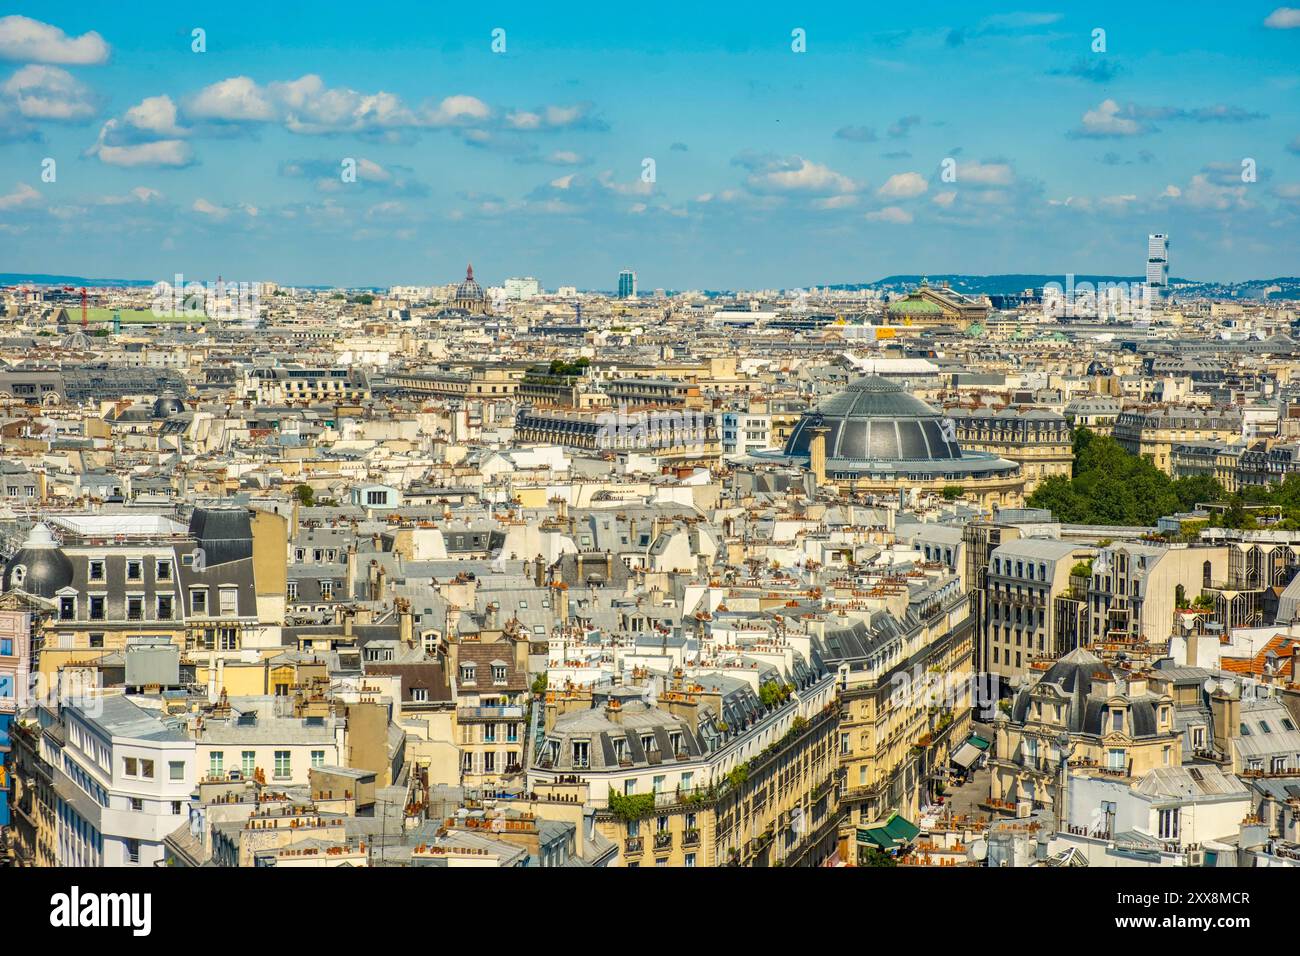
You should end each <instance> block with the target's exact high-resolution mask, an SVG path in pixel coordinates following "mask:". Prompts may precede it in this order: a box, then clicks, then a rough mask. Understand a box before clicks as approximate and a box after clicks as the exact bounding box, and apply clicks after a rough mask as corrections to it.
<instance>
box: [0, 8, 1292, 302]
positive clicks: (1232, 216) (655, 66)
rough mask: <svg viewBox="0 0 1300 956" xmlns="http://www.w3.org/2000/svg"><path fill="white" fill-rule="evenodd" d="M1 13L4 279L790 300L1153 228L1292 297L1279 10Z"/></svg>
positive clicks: (1288, 17)
mask: <svg viewBox="0 0 1300 956" xmlns="http://www.w3.org/2000/svg"><path fill="white" fill-rule="evenodd" d="M1296 2H1300V0H1296ZM10 6H11V8H12V9H11V13H10V14H9V15H6V16H5V17H3V18H0V253H2V254H0V271H5V272H57V273H71V274H79V275H89V276H106V277H107V276H113V277H126V278H141V279H156V278H163V277H170V276H171V275H173V274H175V273H177V272H181V273H184V274H185V275H186V276H190V277H210V276H213V275H215V274H217V273H221V274H223V275H224V276H225V277H226V278H227V279H235V280H257V279H273V280H277V281H280V282H284V283H337V284H341V285H386V284H390V283H411V284H416V283H433V282H446V281H451V280H454V279H456V278H457V277H458V276H459V274H461V273H462V271H463V269H464V263H465V262H466V261H467V260H472V261H473V262H474V264H475V268H476V272H477V274H478V275H479V276H480V277H481V278H482V279H483V280H485V281H487V282H489V283H496V282H500V281H501V280H502V279H504V278H505V277H506V276H511V275H536V276H537V277H539V278H540V279H541V280H542V282H543V284H544V285H545V286H547V287H549V288H554V287H555V286H557V285H567V284H574V285H578V286H580V287H586V288H611V287H612V286H613V285H614V283H615V277H616V274H617V272H618V270H619V269H621V268H624V267H628V266H630V267H632V268H635V269H637V271H638V273H639V276H640V284H641V286H642V288H655V287H666V288H678V289H680V288H714V289H716V288H740V287H785V288H793V287H800V286H807V285H814V284H823V283H829V282H854V281H867V280H870V279H874V278H879V277H881V276H883V275H887V274H891V273H897V272H908V273H911V272H928V273H948V272H967V273H992V272H1039V273H1053V274H1064V273H1067V272H1074V273H1117V274H1138V273H1140V271H1141V269H1142V260H1143V257H1144V255H1145V245H1146V242H1145V237H1146V234H1147V233H1148V232H1154V231H1164V232H1168V233H1169V234H1170V235H1171V236H1172V241H1171V248H1172V252H1171V267H1172V269H1171V271H1172V272H1173V273H1174V274H1175V275H1180V276H1189V277H1193V278H1201V279H1222V280H1239V279H1245V278H1254V277H1266V276H1273V275H1295V274H1297V273H1300V268H1297V265H1298V264H1297V262H1296V255H1295V253H1296V250H1297V249H1300V74H1298V73H1297V70H1296V66H1295V65H1296V63H1297V62H1298V61H1300V8H1297V9H1291V8H1287V7H1279V6H1278V5H1277V4H1276V3H1275V2H1270V3H1263V4H1255V3H1249V2H1247V3H1242V4H1237V5H1235V6H1233V7H1231V8H1229V7H1228V6H1226V5H1223V4H1217V3H1180V4H1178V5H1177V6H1176V7H1174V6H1172V5H1169V4H1156V3H1147V4H1141V3H1131V2H1129V3H1115V4H1111V3H1088V4H1074V5H1052V6H1044V7H1041V8H1033V9H1022V8H1007V9H996V8H985V9H984V10H981V11H974V10H972V9H971V5H969V4H959V3H928V4H927V3H913V4H893V5H890V6H889V7H888V8H886V9H876V8H874V5H849V4H843V5H841V4H821V5H818V6H817V8H816V9H815V10H811V11H810V10H807V9H805V8H804V6H803V5H800V4H758V5H751V6H745V7H741V6H739V5H737V6H735V7H733V8H730V9H719V8H717V7H714V6H710V5H704V4H675V3H666V2H654V3H619V4H610V3H602V4H566V5H564V6H563V7H562V8H555V9H551V10H546V9H541V7H542V5H539V4H518V5H513V4H493V5H491V10H490V12H486V11H485V10H484V9H482V8H481V7H480V6H479V5H474V4H461V5H448V4H436V5H430V4H427V3H423V4H420V3H385V2H371V3H364V4H362V3H346V4H339V5H333V4H318V3H280V2H274V3H266V2H263V3H257V4H250V3H240V2H227V3H222V4H210V5H204V4H187V5H186V7H187V9H185V10H179V9H177V7H178V6H179V5H176V4H164V3H147V2H146V3H133V4H131V5H129V6H128V5H125V4H123V5H114V6H113V7H112V8H109V7H108V6H107V5H104V4H102V3H86V4H76V3H53V4H51V3H42V4H32V3H17V4H11V5H10ZM196 28H200V29H202V30H203V31H205V39H206V51H205V52H194V51H193V50H192V44H193V39H192V37H193V31H194V30H195V29H196ZM494 30H503V31H504V42H505V51H504V52H494V51H493V49H492V44H493V31H494ZM795 30H802V31H803V34H802V35H803V37H804V38H805V50H804V52H795V51H794V50H793V49H792V45H793V44H794V43H795V40H794V38H793V36H792V33H793V31H795ZM1097 30H1102V31H1104V37H1103V38H1102V39H1103V40H1104V51H1094V46H1096V45H1098V44H1097V40H1096V39H1095V36H1096V34H1095V31H1097ZM49 159H52V160H54V162H55V167H54V172H55V174H56V175H55V178H54V181H52V182H50V181H46V179H47V178H48V177H43V175H42V171H43V166H42V163H43V162H44V161H46V160H49ZM348 159H351V160H354V161H355V164H356V177H355V181H354V182H344V181H343V177H342V175H341V174H342V171H343V163H344V161H345V160H348ZM647 159H649V160H652V161H653V172H654V177H653V178H654V181H653V182H647V181H645V179H644V175H643V171H644V170H645V168H646V166H645V161H646V160H647ZM1248 161H1249V162H1248ZM1243 163H1247V167H1248V171H1249V168H1253V170H1254V177H1253V181H1244V180H1243ZM945 172H947V175H945ZM954 177H955V181H954ZM1249 179H1250V177H1249V176H1248V177H1247V180H1249Z"/></svg>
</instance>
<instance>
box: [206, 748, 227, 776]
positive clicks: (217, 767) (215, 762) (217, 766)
mask: <svg viewBox="0 0 1300 956" xmlns="http://www.w3.org/2000/svg"><path fill="white" fill-rule="evenodd" d="M225 772H226V755H225V754H224V753H222V752H221V751H220V750H214V751H212V752H211V753H209V754H208V776H209V777H220V776H221V775H222V774H223V773H225Z"/></svg>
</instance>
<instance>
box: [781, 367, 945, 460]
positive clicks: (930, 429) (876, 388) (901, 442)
mask: <svg viewBox="0 0 1300 956" xmlns="http://www.w3.org/2000/svg"><path fill="white" fill-rule="evenodd" d="M818 427H823V428H826V429H827V433H826V458H827V459H828V460H832V459H847V460H853V461H952V460H957V459H960V458H961V457H962V450H961V448H960V446H958V444H957V441H956V439H955V437H954V436H953V429H952V425H951V423H950V422H949V421H948V420H947V419H945V418H944V417H943V416H942V415H940V413H939V412H938V411H936V410H935V409H934V408H932V407H930V406H929V405H927V404H926V403H925V402H923V401H921V400H920V399H919V398H917V397H915V396H914V395H910V394H908V393H907V392H906V391H905V390H904V389H903V387H902V386H901V385H899V384H897V383H896V382H891V381H889V380H888V379H884V378H881V377H879V376H876V375H868V376H865V377H863V378H860V379H858V380H856V381H855V382H853V383H852V384H850V385H849V386H848V388H846V389H845V390H844V391H842V392H840V393H839V394H837V395H834V396H832V397H831V398H828V399H826V400H825V401H823V402H822V403H821V404H819V405H818V406H817V407H816V408H814V409H813V410H812V411H810V412H807V413H805V414H804V415H803V417H802V418H800V419H799V422H798V423H797V424H796V425H795V427H794V430H793V431H792V432H791V433H790V439H789V441H787V442H786V446H785V454H787V455H797V456H806V455H808V454H809V445H810V443H811V442H812V437H813V429H815V428H818Z"/></svg>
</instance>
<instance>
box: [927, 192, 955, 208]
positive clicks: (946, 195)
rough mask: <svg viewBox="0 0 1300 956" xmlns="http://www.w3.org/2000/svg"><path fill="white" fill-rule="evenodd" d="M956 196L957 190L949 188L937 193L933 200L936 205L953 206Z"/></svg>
mask: <svg viewBox="0 0 1300 956" xmlns="http://www.w3.org/2000/svg"><path fill="white" fill-rule="evenodd" d="M956 198H957V191H956V190H954V189H949V190H947V191H945V192H941V193H935V194H934V198H933V199H932V200H931V202H933V203H934V204H935V205H936V206H943V207H944V208H947V207H948V206H951V205H952V204H953V201H954V200H955V199H956Z"/></svg>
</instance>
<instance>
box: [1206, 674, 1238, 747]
mask: <svg viewBox="0 0 1300 956" xmlns="http://www.w3.org/2000/svg"><path fill="white" fill-rule="evenodd" d="M1210 716H1211V717H1212V718H1213V720H1214V746H1215V747H1216V748H1218V750H1219V752H1220V753H1227V752H1228V744H1229V743H1230V742H1231V741H1232V740H1233V739H1234V738H1235V737H1237V736H1239V735H1240V734H1241V695H1240V693H1239V692H1238V691H1237V688H1236V686H1235V685H1234V686H1233V687H1231V688H1227V687H1224V686H1222V685H1220V686H1219V687H1217V688H1216V689H1215V691H1214V693H1212V694H1211V695H1210Z"/></svg>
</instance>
